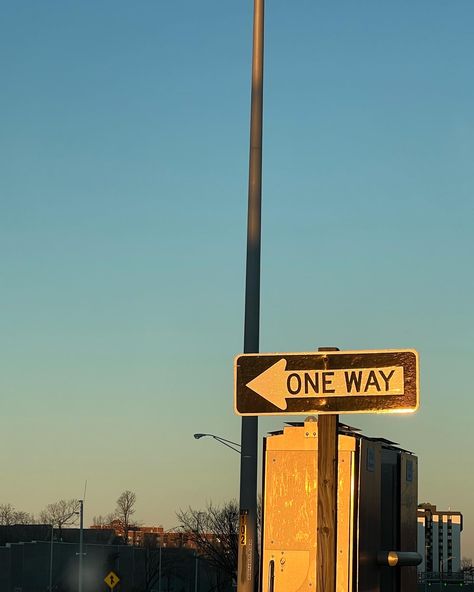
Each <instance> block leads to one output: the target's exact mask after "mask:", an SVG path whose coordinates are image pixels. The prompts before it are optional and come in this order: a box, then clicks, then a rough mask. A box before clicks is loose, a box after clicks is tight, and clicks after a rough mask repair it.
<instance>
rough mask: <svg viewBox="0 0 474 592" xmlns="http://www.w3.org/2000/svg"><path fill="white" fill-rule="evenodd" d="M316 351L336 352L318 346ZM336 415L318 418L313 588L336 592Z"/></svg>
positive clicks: (337, 416)
mask: <svg viewBox="0 0 474 592" xmlns="http://www.w3.org/2000/svg"><path fill="white" fill-rule="evenodd" d="M318 351H339V350H338V348H336V347H331V348H329V347H320V348H319V349H318ZM338 428H339V415H335V414H334V415H332V414H331V415H320V416H319V417H318V514H317V533H316V590H317V591H318V592H319V591H320V590H321V591H324V592H336V565H337V466H338V449H339V442H338Z"/></svg>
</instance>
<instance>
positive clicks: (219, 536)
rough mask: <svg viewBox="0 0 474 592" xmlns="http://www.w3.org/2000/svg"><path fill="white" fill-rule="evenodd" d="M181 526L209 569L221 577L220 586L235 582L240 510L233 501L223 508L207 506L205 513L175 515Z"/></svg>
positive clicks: (194, 511)
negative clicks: (215, 571) (222, 579)
mask: <svg viewBox="0 0 474 592" xmlns="http://www.w3.org/2000/svg"><path fill="white" fill-rule="evenodd" d="M176 516H177V518H178V520H179V523H180V526H181V528H182V529H183V531H185V532H186V533H187V534H188V536H189V537H190V539H191V540H192V542H193V544H194V545H195V546H196V548H197V552H198V554H199V555H200V556H201V557H203V558H204V559H205V560H206V561H207V562H208V563H209V565H211V566H212V567H213V568H215V569H216V570H217V571H218V572H220V573H221V574H223V575H224V581H223V582H222V586H223V587H225V586H226V585H228V584H229V583H230V582H232V581H234V580H235V575H236V571H237V551H238V546H237V543H238V536H237V535H238V528H239V506H238V504H237V502H236V501H235V500H231V501H230V502H227V503H225V504H224V505H223V506H222V507H219V506H214V505H213V504H212V502H210V503H209V504H208V506H207V508H206V509H205V510H204V511H197V510H193V509H192V508H189V509H188V510H180V511H179V512H177V513H176Z"/></svg>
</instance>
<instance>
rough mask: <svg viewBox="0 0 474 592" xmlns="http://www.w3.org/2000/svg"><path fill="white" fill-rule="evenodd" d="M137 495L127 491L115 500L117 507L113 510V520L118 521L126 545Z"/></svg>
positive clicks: (132, 524)
mask: <svg viewBox="0 0 474 592" xmlns="http://www.w3.org/2000/svg"><path fill="white" fill-rule="evenodd" d="M136 501H137V495H136V494H135V493H134V492H133V491H130V490H129V489H127V490H126V491H124V492H123V493H121V494H120V496H119V497H118V499H117V507H116V508H115V520H118V521H119V523H120V526H121V529H122V531H123V538H124V542H125V543H128V532H129V530H130V527H131V526H134V523H132V520H131V518H132V516H133V514H135V503H136Z"/></svg>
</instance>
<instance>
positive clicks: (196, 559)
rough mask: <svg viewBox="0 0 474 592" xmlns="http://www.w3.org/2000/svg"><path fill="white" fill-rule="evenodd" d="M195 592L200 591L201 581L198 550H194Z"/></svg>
mask: <svg viewBox="0 0 474 592" xmlns="http://www.w3.org/2000/svg"><path fill="white" fill-rule="evenodd" d="M194 561H195V565H194V592H198V583H199V557H198V554H197V551H195V552H194Z"/></svg>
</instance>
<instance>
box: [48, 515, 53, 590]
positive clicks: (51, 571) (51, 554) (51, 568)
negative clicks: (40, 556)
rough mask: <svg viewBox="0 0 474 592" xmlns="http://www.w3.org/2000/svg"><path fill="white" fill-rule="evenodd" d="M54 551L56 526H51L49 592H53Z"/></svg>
mask: <svg viewBox="0 0 474 592" xmlns="http://www.w3.org/2000/svg"><path fill="white" fill-rule="evenodd" d="M53 550H54V524H51V544H50V548H49V586H48V589H49V592H53Z"/></svg>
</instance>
